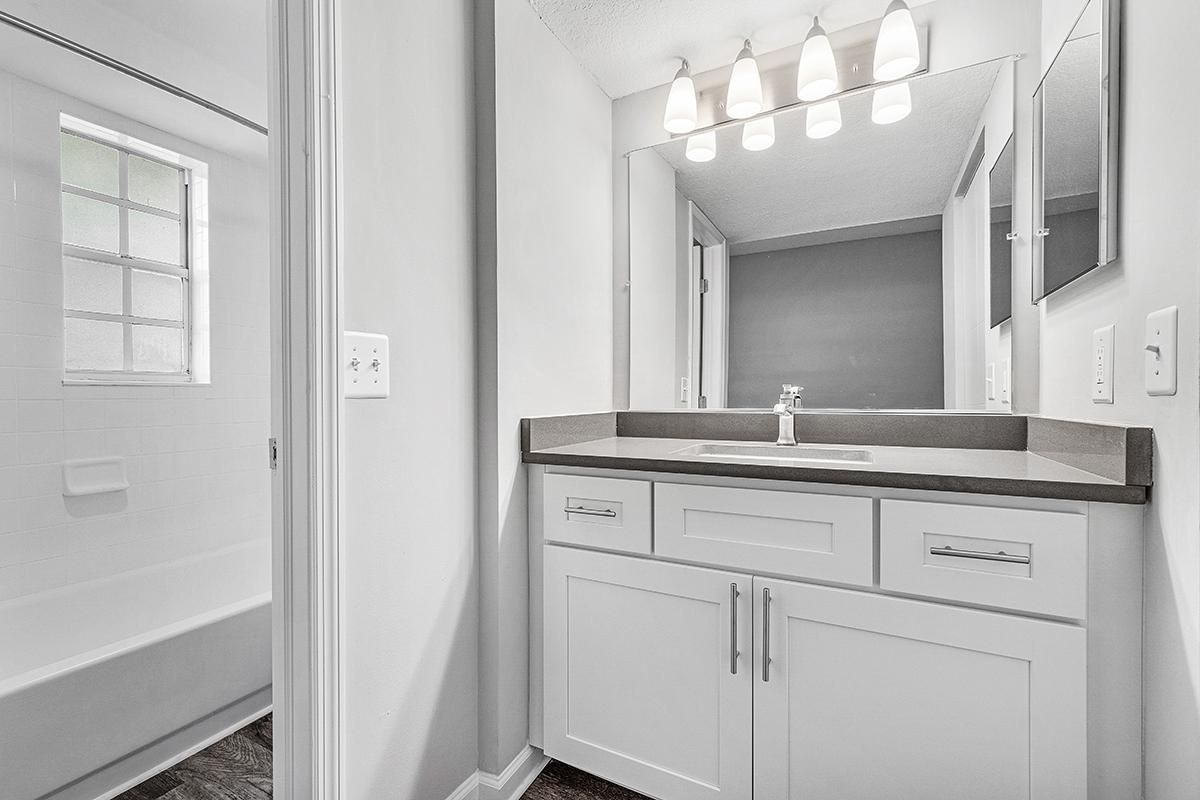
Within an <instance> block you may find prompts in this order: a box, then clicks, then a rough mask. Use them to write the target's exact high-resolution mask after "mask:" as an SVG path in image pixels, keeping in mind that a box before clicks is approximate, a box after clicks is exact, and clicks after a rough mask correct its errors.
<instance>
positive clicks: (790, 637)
mask: <svg viewBox="0 0 1200 800" xmlns="http://www.w3.org/2000/svg"><path fill="white" fill-rule="evenodd" d="M754 592H755V599H756V605H755V611H756V618H757V619H756V625H755V628H754V630H755V648H754V651H755V654H756V655H757V660H758V662H759V666H758V668H757V669H756V670H755V672H756V678H757V680H756V682H755V685H754V796H755V798H760V799H765V800H801V798H805V799H807V798H815V797H829V798H833V797H836V798H839V800H878V798H889V797H896V798H921V800H961V799H962V798H971V800H1018V798H1055V799H1056V800H1072V799H1075V798H1077V799H1078V800H1084V798H1086V797H1087V793H1086V785H1087V780H1086V765H1087V751H1086V741H1087V730H1086V727H1087V723H1086V721H1087V689H1086V681H1085V678H1086V650H1087V644H1086V636H1085V634H1084V631H1083V629H1082V628H1077V627H1074V626H1070V625H1063V624H1058V623H1054V622H1045V621H1041V620H1032V619H1022V618H1018V617H1011V616H1006V615H1003V614H995V613H992V612H988V611H978V610H974V609H965V608H951V607H947V606H940V605H935V604H932V603H926V602H920V601H916V600H906V599H901V598H895V597H885V596H882V595H877V594H867V593H863V592H851V591H846V590H843V589H832V588H827V587H822V586H807V585H804V584H799V583H793V582H787V581H778V580H764V579H760V578H755V580H754ZM759 673H761V674H759Z"/></svg>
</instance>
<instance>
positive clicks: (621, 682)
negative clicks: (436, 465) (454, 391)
mask: <svg viewBox="0 0 1200 800" xmlns="http://www.w3.org/2000/svg"><path fill="white" fill-rule="evenodd" d="M775 423H776V418H775V416H774V415H771V414H762V413H729V412H725V413H702V412H701V413H688V412H681V413H676V414H670V413H668V414H661V413H660V414H654V413H637V412H627V413H617V414H602V415H588V416H581V417H559V418H551V419H542V420H526V421H525V425H524V430H523V450H524V460H525V461H526V463H527V464H529V465H530V466H529V467H528V469H529V488H528V491H529V505H528V508H529V523H530V525H529V528H530V574H531V580H530V586H531V609H532V613H531V620H530V625H531V637H530V639H531V654H530V658H531V673H532V681H531V693H530V697H531V708H530V727H531V733H532V735H531V739H532V741H533V743H534V744H535V745H538V746H541V747H542V748H544V750H545V752H546V753H547V755H549V756H551V757H553V758H557V759H560V760H562V761H565V762H567V763H569V764H572V765H574V766H577V767H579V768H581V769H583V770H586V771H588V772H591V773H594V774H596V775H599V776H601V777H604V778H606V779H608V780H611V781H614V782H616V783H620V784H623V785H625V786H628V787H630V788H632V789H634V790H637V791H639V792H643V793H645V794H648V795H650V796H651V797H655V798H660V800H676V798H678V799H679V800H696V799H697V798H708V797H712V798H716V797H721V798H737V799H739V800H741V799H743V798H745V799H746V800H748V799H749V798H751V797H754V798H757V799H759V800H763V799H768V800H775V799H776V798H830V797H837V798H882V797H896V798H918V797H919V798H923V800H931V799H933V798H947V800H949V799H950V798H955V799H957V798H967V797H969V798H972V799H973V800H978V799H980V798H997V799H998V800H999V799H1000V798H1003V800H1012V798H1039V799H1040V798H1047V799H1049V798H1053V799H1054V800H1063V799H1064V798H1081V799H1082V798H1114V799H1115V798H1129V797H1135V796H1137V794H1138V792H1139V791H1140V780H1141V778H1140V770H1141V767H1140V757H1141V729H1140V725H1141V723H1140V719H1141V690H1140V686H1141V640H1140V628H1141V596H1142V592H1141V580H1142V568H1141V561H1142V536H1141V534H1142V505H1141V504H1142V503H1144V502H1145V498H1146V493H1147V490H1148V487H1149V485H1150V483H1151V481H1150V461H1149V459H1150V432H1149V431H1148V430H1146V429H1138V428H1117V427H1110V426H1099V425H1085V424H1081V423H1066V422H1058V421H1053V420H1044V419H1040V418H1027V417H1019V416H1015V417H1014V416H1004V415H994V416H993V415H945V414H941V415H936V414H907V415H906V414H896V415H876V414H812V415H809V414H797V415H796V439H797V441H799V442H800V444H799V445H795V446H788V447H776V446H774V445H773V442H774V440H775ZM922 441H923V442H937V443H938V444H939V445H940V446H939V447H936V448H930V447H921V446H916V445H918V444H919V443H920V442H922Z"/></svg>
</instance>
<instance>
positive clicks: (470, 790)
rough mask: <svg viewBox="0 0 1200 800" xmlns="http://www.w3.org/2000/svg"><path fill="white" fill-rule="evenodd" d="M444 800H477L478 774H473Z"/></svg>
mask: <svg viewBox="0 0 1200 800" xmlns="http://www.w3.org/2000/svg"><path fill="white" fill-rule="evenodd" d="M446 800H479V773H478V772H473V773H471V774H470V775H468V776H467V779H466V780H465V781H463V782H462V783H460V784H459V785H458V788H457V789H455V790H454V791H453V792H451V793H450V796H449V797H447V798H446Z"/></svg>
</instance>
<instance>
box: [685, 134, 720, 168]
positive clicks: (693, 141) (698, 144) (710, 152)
mask: <svg viewBox="0 0 1200 800" xmlns="http://www.w3.org/2000/svg"><path fill="white" fill-rule="evenodd" d="M685 153H686V155H687V157H688V160H689V161H696V162H698V163H701V164H702V163H704V162H705V161H712V160H713V159H714V158H716V157H717V132H716V131H705V132H704V133H697V134H696V135H695V136H689V137H688V140H687V150H686V151H685Z"/></svg>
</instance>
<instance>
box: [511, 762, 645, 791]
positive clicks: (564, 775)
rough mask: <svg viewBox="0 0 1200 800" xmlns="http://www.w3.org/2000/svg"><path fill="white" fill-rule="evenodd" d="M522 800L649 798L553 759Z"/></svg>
mask: <svg viewBox="0 0 1200 800" xmlns="http://www.w3.org/2000/svg"><path fill="white" fill-rule="evenodd" d="M521 800H649V798H647V797H646V796H645V795H641V794H638V793H637V792H631V791H629V790H628V789H624V788H622V787H620V786H617V785H615V784H612V783H609V782H608V781H604V780H601V779H599V778H597V777H596V776H595V775H589V774H587V773H586V772H581V771H579V770H577V769H575V768H574V767H568V766H567V765H566V764H563V763H560V762H558V761H551V762H550V763H549V764H547V765H546V768H545V769H544V770H542V774H541V775H538V776H537V779H536V780H534V782H533V783H532V784H530V786H529V788H528V789H526V790H525V794H523V795H521Z"/></svg>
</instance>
